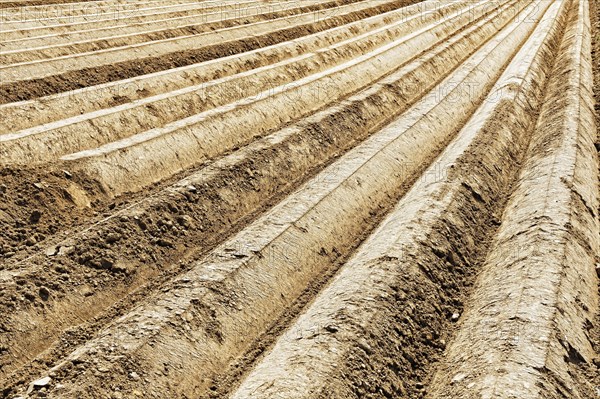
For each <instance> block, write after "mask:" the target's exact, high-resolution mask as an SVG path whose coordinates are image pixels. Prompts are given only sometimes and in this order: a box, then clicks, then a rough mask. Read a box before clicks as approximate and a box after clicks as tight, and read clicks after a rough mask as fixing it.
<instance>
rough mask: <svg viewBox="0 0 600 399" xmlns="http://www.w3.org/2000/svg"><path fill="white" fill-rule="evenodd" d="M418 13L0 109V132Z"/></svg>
mask: <svg viewBox="0 0 600 399" xmlns="http://www.w3.org/2000/svg"><path fill="white" fill-rule="evenodd" d="M407 3H409V2H407ZM419 12H424V10H423V3H416V4H413V5H410V6H407V7H403V8H400V9H395V10H392V11H389V12H384V13H382V14H377V15H373V16H372V17H368V18H365V19H361V20H358V21H354V22H350V23H348V24H345V25H342V26H339V27H334V28H331V29H327V30H325V31H322V32H317V33H314V34H311V35H308V36H305V37H302V38H301V39H296V40H292V41H289V42H284V43H279V44H275V45H272V46H268V47H264V48H259V49H256V50H253V51H248V52H246V53H243V54H236V55H233V56H229V57H224V58H219V59H215V60H212V61H207V62H202V63H199V64H193V65H189V66H186V67H181V68H176V69H171V70H166V71H162V72H158V73H154V74H150V75H144V76H139V77H135V78H131V79H127V80H119V81H116V82H111V83H107V84H104V85H97V86H91V87H84V88H82V89H79V90H73V91H69V92H65V93H59V94H56V95H53V96H47V97H43V98H40V99H36V100H31V101H20V102H15V103H9V104H4V105H0V116H1V118H0V131H3V132H5V133H8V132H14V131H19V130H22V129H27V128H30V127H34V126H37V125H43V124H48V123H50V122H54V121H57V120H60V119H64V118H69V117H73V116H76V115H83V114H86V113H90V112H92V111H96V110H100V109H104V108H110V107H111V106H112V105H113V104H115V102H118V103H119V104H121V103H126V102H135V101H136V100H139V99H142V98H146V97H150V96H155V95H159V94H163V93H167V92H169V91H176V90H180V89H183V88H185V87H189V86H191V85H198V84H201V83H206V82H209V81H211V80H215V79H219V78H224V77H226V76H231V75H234V74H238V73H243V72H247V71H250V70H252V69H253V68H260V67H265V66H267V65H271V64H275V63H278V62H283V61H284V60H286V59H290V58H293V57H299V56H301V55H302V54H307V53H311V52H318V51H319V50H320V49H323V48H326V47H330V46H334V45H336V44H339V43H340V42H343V41H347V40H351V39H352V38H353V37H358V36H361V35H365V34H367V33H368V32H370V31H375V30H377V29H380V28H382V27H384V26H385V25H388V24H393V23H394V22H398V21H400V20H401V19H409V18H411V17H412V16H414V15H416V14H417V13H419Z"/></svg>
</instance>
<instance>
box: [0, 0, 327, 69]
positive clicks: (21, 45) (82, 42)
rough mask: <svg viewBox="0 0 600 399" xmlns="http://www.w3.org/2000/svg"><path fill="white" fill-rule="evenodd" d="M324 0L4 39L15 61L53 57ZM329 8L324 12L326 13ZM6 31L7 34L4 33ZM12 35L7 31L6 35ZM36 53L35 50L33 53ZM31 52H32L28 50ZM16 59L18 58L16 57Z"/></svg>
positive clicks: (270, 15)
mask: <svg viewBox="0 0 600 399" xmlns="http://www.w3.org/2000/svg"><path fill="white" fill-rule="evenodd" d="M323 2H324V1H323V0H311V1H305V2H302V3H300V4H301V5H302V7H298V3H297V2H294V1H289V2H287V3H281V5H280V6H277V4H276V3H273V4H272V5H271V6H269V7H265V8H264V9H262V12H260V13H250V14H245V13H244V12H243V11H242V9H241V7H242V6H243V4H239V5H238V4H230V5H229V7H230V9H231V12H230V14H231V15H228V14H227V11H228V9H227V8H226V7H221V6H215V9H209V8H202V9H201V10H200V11H199V12H197V13H196V14H195V15H190V16H183V17H173V18H168V19H166V20H153V21H150V22H149V23H147V24H145V25H143V24H127V25H125V26H124V27H121V26H111V27H108V28H105V29H102V30H99V29H94V30H90V31H84V32H68V33H67V32H62V33H60V34H55V35H46V36H42V37H39V36H38V37H33V35H31V33H30V32H27V33H28V34H27V36H25V38H22V39H20V40H11V41H8V40H4V41H2V42H0V49H2V51H1V53H2V54H3V55H7V56H9V58H11V59H12V60H13V62H19V60H22V61H21V62H23V61H32V60H35V59H36V57H37V59H44V58H50V57H48V56H47V52H51V54H52V56H56V54H75V53H84V52H88V51H93V50H100V49H106V48H111V47H121V46H125V45H131V44H136V43H144V42H148V41H152V40H158V39H166V38H174V37H177V36H183V35H186V34H199V33H203V32H211V31H214V30H218V29H222V28H229V27H232V26H239V25H247V24H251V23H255V22H260V21H265V20H269V19H274V18H277V17H279V16H282V15H290V14H292V15H293V13H299V12H301V11H300V10H301V9H302V8H304V7H307V6H311V5H317V4H320V3H323ZM260 6H261V3H250V4H248V5H247V7H250V8H251V7H256V8H257V11H261V8H260ZM326 14H327V11H324V12H323V17H324V16H325V15H326ZM3 35H4V34H3ZM4 36H5V39H8V37H7V35H4ZM32 52H33V53H34V54H31V53H32ZM28 53H29V54H28ZM15 60H16V61H15Z"/></svg>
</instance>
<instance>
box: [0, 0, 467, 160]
mask: <svg viewBox="0 0 600 399" xmlns="http://www.w3.org/2000/svg"><path fill="white" fill-rule="evenodd" d="M459 6H460V3H458V4H457V6H452V5H451V6H450V10H452V9H454V10H456V9H457V8H455V7H459ZM443 10H445V8H443ZM415 11H416V9H415ZM450 12H451V11H450ZM440 16H441V14H438V13H436V12H432V13H431V14H428V15H416V16H413V17H412V18H409V19H406V18H402V20H401V21H399V22H395V23H393V24H392V25H391V26H390V25H388V26H383V27H381V28H378V29H376V30H375V31H370V32H367V33H365V34H364V35H359V36H356V37H354V38H352V39H348V40H346V41H343V42H340V43H336V44H335V45H333V46H330V47H326V48H320V49H318V50H317V51H315V52H313V53H303V54H301V55H300V56H298V57H295V58H292V59H288V60H284V61H282V62H280V63H275V64H271V65H268V66H265V67H261V68H256V69H251V70H250V71H246V72H243V73H241V74H236V75H231V76H228V77H225V78H220V79H217V80H214V81H208V82H202V83H200V84H199V85H195V86H188V87H186V88H184V89H180V90H176V91H174V92H170V93H163V94H160V95H157V96H152V97H147V98H145V99H143V100H139V101H135V102H130V103H126V104H122V105H118V106H116V107H113V108H108V109H104V110H98V111H95V112H92V113H89V114H83V115H78V116H75V117H72V118H69V119H66V120H59V121H56V122H53V123H50V124H47V125H41V126H34V127H32V128H29V129H25V130H21V131H18V132H15V133H12V134H4V135H0V157H1V159H2V162H4V163H11V161H12V162H19V163H28V164H30V165H31V164H32V163H34V162H36V161H38V162H39V161H45V160H47V159H51V158H52V157H55V158H56V157H58V156H60V155H66V154H68V153H70V152H77V151H81V150H84V149H88V148H94V147H96V146H99V145H103V144H106V143H108V142H111V141H116V140H118V139H121V138H124V137H128V136H132V135H134V134H136V133H140V132H142V131H144V130H148V129H150V128H153V127H157V126H163V125H165V124H167V123H169V122H173V121H176V120H179V119H183V118H186V117H190V116H192V115H194V114H198V113H200V112H202V111H207V110H209V109H214V108H216V107H219V106H225V105H226V104H230V103H232V102H234V101H236V100H237V101H239V100H241V99H242V98H245V97H248V96H251V98H255V99H257V100H260V99H262V98H264V97H268V95H269V94H271V93H268V92H267V93H266V92H265V90H273V89H272V88H276V87H278V86H282V85H284V86H286V87H289V88H290V89H293V88H294V85H295V84H294V81H296V80H299V79H301V78H303V77H306V76H309V75H315V74H317V73H319V72H322V71H323V70H326V69H328V68H332V67H334V66H336V65H339V64H341V63H343V62H344V61H346V62H347V61H350V60H351V59H352V58H355V57H358V56H360V55H363V54H365V53H367V52H369V51H373V50H375V49H376V48H378V47H381V46H383V45H385V44H387V43H389V42H391V41H392V40H398V39H399V38H401V37H403V36H406V35H408V34H410V33H411V32H413V31H414V30H416V29H418V28H419V27H421V26H423V25H425V24H427V23H428V22H430V21H435V20H437V19H438V18H439V17H440ZM322 91H323V92H324V93H323V96H324V95H325V94H326V93H325V90H322ZM265 93H266V94H265ZM288 96H290V97H291V98H290V99H289V100H288V102H290V101H293V100H294V99H295V98H296V96H294V95H289V94H288ZM324 99H325V98H324ZM51 111H53V110H52V109H49V110H48V113H50V112H51ZM54 114H56V112H54ZM21 115H22V112H19V114H18V115H15V116H16V117H19V116H21ZM7 119H8V120H7V124H8V123H11V122H14V121H15V119H16V118H15V117H14V116H13V117H12V118H10V117H9V118H7ZM25 123H27V122H25Z"/></svg>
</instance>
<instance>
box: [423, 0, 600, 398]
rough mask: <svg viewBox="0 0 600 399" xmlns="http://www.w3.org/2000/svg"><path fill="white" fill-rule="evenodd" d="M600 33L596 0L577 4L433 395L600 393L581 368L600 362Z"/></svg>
mask: <svg viewBox="0 0 600 399" xmlns="http://www.w3.org/2000/svg"><path fill="white" fill-rule="evenodd" d="M590 34H591V28H590V25H589V5H588V2H587V1H585V0H583V1H581V0H577V1H575V2H574V5H573V7H572V9H571V18H570V21H569V28H568V29H567V31H566V34H565V38H564V40H563V43H562V47H561V48H560V51H559V54H561V55H560V57H559V58H558V59H557V61H556V62H557V64H556V67H555V69H554V71H553V72H552V73H551V77H550V80H551V81H550V86H549V91H548V95H547V98H546V100H545V103H544V107H543V109H542V112H541V115H540V119H539V121H538V124H537V127H536V129H535V131H534V134H533V136H532V141H531V145H530V148H529V151H528V154H527V158H526V162H525V164H524V166H523V170H522V172H521V174H520V177H519V182H518V185H517V187H516V190H515V191H514V193H513V194H512V196H511V198H510V201H509V203H508V206H507V208H506V211H505V213H504V216H503V218H502V225H501V226H500V229H499V231H498V234H497V236H496V237H495V239H494V243H493V245H492V250H491V252H490V253H489V255H488V257H487V259H486V262H485V264H484V266H483V269H482V274H481V275H480V276H479V277H478V280H477V284H476V285H475V288H474V292H473V295H472V296H471V297H470V299H469V306H468V307H467V311H466V312H465V316H464V320H463V322H462V323H461V325H460V329H459V333H458V335H457V337H456V338H455V339H454V340H453V342H452V343H451V345H450V347H449V349H448V352H447V355H446V359H445V360H444V361H443V363H442V367H441V368H440V370H439V371H438V373H437V374H436V379H435V380H434V384H433V387H432V388H433V389H432V395H431V397H432V398H447V397H461V398H465V399H467V398H509V397H510V398H512V397H524V398H593V397H594V396H596V394H597V393H598V392H597V388H598V387H596V386H594V384H593V381H589V380H588V379H587V378H586V377H585V375H578V368H579V367H580V366H581V365H587V366H593V362H594V360H596V361H598V360H597V356H598V355H597V353H596V352H595V351H594V348H593V342H592V341H591V339H590V337H589V332H588V331H587V330H588V329H589V326H590V325H591V324H592V321H593V317H594V315H595V314H596V313H597V312H598V292H597V290H598V276H597V275H596V271H595V268H596V265H597V262H598V261H599V256H600V227H599V221H598V191H597V187H596V186H595V185H594V184H590V182H596V181H598V158H597V153H596V149H595V148H594V142H595V139H596V137H595V136H596V126H595V123H594V119H595V117H594V108H593V93H592V90H591V88H592V82H593V77H592V64H591V48H590V47H591V35H590ZM501 280H502V281H503V284H498V281H501ZM451 381H454V383H452V384H451V383H450V382H451Z"/></svg>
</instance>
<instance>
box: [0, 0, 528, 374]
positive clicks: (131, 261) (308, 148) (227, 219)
mask: <svg viewBox="0 0 600 399" xmlns="http://www.w3.org/2000/svg"><path fill="white" fill-rule="evenodd" d="M521 3H525V2H519V4H521ZM513 5H514V4H512V3H508V4H506V6H505V7H504V8H502V9H500V10H498V12H495V13H492V14H490V15H489V16H488V17H487V18H486V19H485V20H482V21H480V22H479V23H478V24H477V25H475V26H473V27H471V28H469V29H467V30H465V31H464V32H462V33H461V34H460V35H457V37H455V38H452V39H451V40H449V41H448V42H447V43H445V44H444V45H442V46H440V47H439V48H436V49H435V50H431V51H430V52H429V53H426V54H424V55H423V56H421V57H419V58H418V59H416V60H415V61H414V62H412V63H410V64H408V65H406V66H405V67H403V68H402V69H401V70H399V71H397V72H396V73H395V74H393V75H390V76H389V77H388V78H386V79H385V80H383V81H382V82H380V83H378V84H377V85H375V86H373V87H372V88H370V89H368V90H366V91H365V92H363V93H359V94H357V95H356V96H353V97H351V98H349V99H348V100H347V101H346V102H344V103H342V104H341V105H336V106H333V107H332V108H331V109H328V110H324V111H322V112H320V113H318V114H316V115H314V116H313V117H311V118H310V119H308V120H307V121H305V122H303V123H301V124H298V125H297V126H292V127H289V128H286V129H283V130H282V131H280V132H278V133H275V134H274V135H272V136H269V137H267V138H265V139H264V140H261V141H259V142H256V143H254V144H252V145H250V146H249V147H248V148H245V149H243V150H240V151H238V152H237V153H234V154H232V155H231V156H228V157H226V158H224V159H222V160H220V161H218V162H216V163H215V164H214V165H211V166H209V167H207V168H203V169H201V170H200V171H199V172H198V173H196V174H194V175H192V176H190V177H188V178H187V179H185V180H184V181H182V182H181V183H179V184H177V185H176V186H175V187H174V188H173V189H170V190H167V191H166V192H165V193H164V194H162V195H159V196H158V197H156V198H151V199H149V200H147V201H144V202H143V203H141V204H139V205H136V206H132V207H131V208H130V209H128V210H126V211H124V212H120V213H118V214H115V215H114V216H113V217H112V218H111V219H110V220H107V221H106V222H104V223H101V224H100V225H98V226H93V227H92V228H91V229H88V230H85V231H83V232H81V233H80V234H77V235H75V236H73V235H71V238H70V239H69V240H68V242H63V243H60V244H59V245H57V247H56V249H55V250H53V251H51V252H52V253H57V254H60V255H58V256H57V257H56V258H55V259H54V260H52V261H51V263H52V264H55V265H56V268H60V267H61V266H60V265H63V266H62V268H63V269H64V267H65V266H64V262H65V260H68V259H72V262H74V264H75V265H77V264H83V265H84V271H85V268H88V267H90V266H91V267H94V268H100V269H101V268H103V266H102V265H103V263H106V262H109V263H111V264H112V265H113V267H112V268H109V269H112V273H114V272H118V273H121V272H123V271H125V272H126V273H125V274H126V275H127V274H130V273H133V272H135V273H136V274H137V273H139V276H136V279H137V278H141V279H144V278H148V277H147V276H148V274H152V273H147V272H141V271H136V269H138V268H139V269H140V270H143V269H146V268H147V267H148V265H145V264H139V262H140V258H146V257H154V256H155V255H154V254H152V253H148V254H147V255H145V254H144V255H142V254H143V252H144V248H152V247H153V246H155V245H156V241H153V242H149V240H150V239H153V237H156V236H161V237H162V240H164V242H167V241H171V242H176V241H177V240H181V239H183V238H184V237H181V236H179V234H178V231H177V229H174V230H171V231H164V229H163V228H160V229H159V230H160V232H159V231H157V232H156V233H155V232H154V231H153V229H154V227H155V226H153V225H154V221H152V220H153V219H154V218H155V216H153V215H159V218H160V220H159V221H161V220H162V222H160V223H159V226H158V227H160V226H165V224H164V223H167V222H166V221H167V220H171V219H172V222H169V223H167V224H170V225H171V226H174V225H173V224H172V223H173V222H175V225H177V224H179V223H180V222H182V221H186V220H187V221H188V222H186V224H188V226H187V229H186V235H187V234H190V236H189V237H185V241H189V242H190V243H191V242H210V241H211V237H218V236H222V235H224V234H226V232H227V229H230V228H231V224H232V223H233V224H235V223H237V221H240V220H243V218H244V217H245V216H247V215H248V214H251V213H253V212H256V211H258V210H260V207H261V206H264V203H265V201H266V200H267V199H268V198H269V197H273V196H276V195H277V193H278V192H281V191H282V190H284V189H285V187H286V186H289V185H290V182H292V184H297V183H299V182H300V181H301V180H299V179H298V176H307V175H308V174H309V173H310V172H311V168H318V167H319V165H323V164H325V163H326V162H327V160H328V159H331V158H332V157H333V156H335V155H336V152H337V151H341V150H343V149H345V148H349V147H351V146H352V145H354V144H355V143H356V142H357V141H360V140H362V139H364V138H365V137H366V136H367V135H368V134H369V133H370V132H372V131H373V130H376V129H377V128H378V127H379V126H381V125H382V124H384V123H385V122H386V121H387V120H388V118H390V117H392V116H393V115H394V114H397V113H399V112H401V111H402V110H404V109H406V107H407V106H409V105H410V104H411V103H413V102H414V101H416V100H417V99H418V98H420V97H422V96H424V95H426V93H427V92H429V90H430V89H431V88H432V86H433V85H434V84H435V82H436V81H440V80H441V79H442V78H443V76H444V75H446V74H448V73H449V72H450V71H451V70H452V68H453V66H452V65H453V64H454V65H457V64H458V63H460V62H461V61H462V60H464V59H465V57H467V56H468V54H470V53H472V52H473V51H474V50H475V49H477V47H478V46H479V45H480V44H481V43H482V42H485V41H486V40H488V39H489V38H490V37H491V36H492V35H493V34H494V33H495V32H496V31H497V30H498V29H500V28H502V24H505V23H507V22H508V21H510V20H511V19H512V18H514V17H515V14H514V13H513V12H512V11H511V7H512V6H513ZM492 21H493V23H492ZM480 57H481V52H480ZM465 70H467V71H468V68H467V69H465ZM461 73H462V74H463V75H464V74H465V72H464V71H463V72H461ZM458 76H461V75H460V74H459V75H458ZM422 82H430V83H429V84H428V85H426V86H424V85H423V83H422ZM441 87H442V88H447V87H448V85H447V84H446V85H444V86H441ZM450 88H452V89H453V90H452V93H453V94H454V95H456V94H457V93H458V92H461V91H463V90H466V88H465V87H464V86H461V87H459V88H454V87H452V86H450ZM446 94H447V93H445V94H444V95H446ZM433 97H435V96H433ZM352 115H359V117H356V116H352ZM341 120H346V122H344V123H342V124H340V121H341ZM250 167H251V168H252V172H251V175H248V173H249V172H248V170H250V169H249V168H250ZM248 178H250V179H251V181H252V184H247V182H248ZM223 181H227V182H228V184H227V185H222V183H221V182H223ZM294 182H296V183H294ZM190 185H193V186H194V187H198V191H199V192H198V193H195V194H191V193H190V192H189V189H188V187H190ZM200 197H205V198H214V199H215V200H214V201H211V203H207V202H206V201H197V199H198V198H200ZM184 209H185V210H184ZM181 212H184V214H185V216H186V217H183V216H182V215H181ZM190 215H191V216H190ZM215 215H219V218H215ZM190 220H191V221H190ZM178 221H179V222H178ZM199 224H201V225H200V226H198V225H199ZM194 225H195V226H196V227H191V226H194ZM140 226H145V227H144V228H143V229H141V230H140ZM110 231H120V232H121V233H120V235H121V238H120V239H119V240H118V245H116V246H114V245H112V244H111V245H109V246H108V247H106V246H105V245H103V244H102V242H103V241H104V239H103V238H102V237H104V236H107V235H108V234H109V232H110ZM194 231H195V233H194ZM173 234H174V235H173ZM178 236H179V237H178ZM61 248H62V249H61ZM66 248H70V249H69V250H68V251H66V250H65V249H66ZM115 251H116V252H115ZM50 259H52V258H50ZM30 262H32V264H34V265H39V264H41V263H43V261H42V260H41V259H39V258H38V259H35V260H34V259H31V260H30ZM70 264H71V265H72V263H70ZM47 266H48V265H47ZM70 267H72V266H69V268H70ZM78 267H79V268H81V267H82V266H78ZM112 273H111V274H112ZM37 274H39V273H38V271H37V270H36V268H35V267H34V268H31V269H28V268H26V267H25V265H23V264H21V265H19V266H18V269H15V270H14V271H12V272H11V271H10V270H9V271H5V272H4V273H2V280H4V282H3V285H4V289H3V290H4V292H5V293H6V295H8V296H10V295H12V294H11V292H12V291H13V288H14V287H15V286H13V285H12V284H11V283H10V281H11V280H16V281H22V280H28V277H27V276H34V275H37ZM78 274H79V273H74V272H71V273H70V275H71V278H70V281H69V282H67V285H65V286H63V284H62V283H59V284H58V285H56V284H55V285H54V287H55V288H54V289H53V291H54V292H56V294H57V295H59V297H56V298H55V297H54V296H53V297H52V298H50V302H54V303H55V302H56V301H59V303H60V305H59V303H55V305H54V306H53V308H54V309H58V312H59V313H58V314H57V313H54V312H51V313H48V312H46V313H45V314H44V315H42V319H43V320H44V322H43V323H40V324H37V323H36V325H21V323H19V322H17V320H19V319H21V320H32V319H38V318H39V317H40V315H35V313H36V311H35V309H29V310H26V309H23V310H24V311H25V312H30V311H32V310H33V312H34V314H31V313H30V314H29V316H25V315H24V314H22V313H21V312H18V313H16V314H15V317H14V319H13V320H12V321H10V322H8V323H6V324H5V326H12V327H10V329H11V330H12V331H18V330H20V331H22V332H25V331H27V332H26V333H25V334H24V335H22V336H21V337H18V336H15V335H14V334H13V333H9V334H7V335H5V336H4V337H2V338H0V341H11V342H12V343H13V344H12V345H11V348H12V349H11V350H10V351H9V353H6V354H5V358H6V357H9V356H14V357H13V360H12V362H11V363H12V365H13V367H15V366H18V365H19V364H20V363H21V362H20V361H19V360H18V359H19V356H18V355H16V354H17V353H31V352H32V351H36V350H39V349H36V348H39V346H38V345H39V344H38V343H37V342H39V341H38V340H39V338H37V337H39V334H40V333H43V334H45V336H46V337H48V336H49V335H52V334H56V333H52V331H57V330H56V329H58V332H59V331H60V330H61V329H64V328H67V326H66V325H65V323H69V320H68V318H66V317H65V316H66V315H65V314H63V312H66V313H67V314H70V315H72V316H75V317H76V319H77V320H81V318H89V317H90V314H92V313H94V312H99V311H101V309H102V308H103V307H102V305H100V303H103V300H100V299H97V298H96V295H93V296H91V297H85V296H83V297H82V296H81V295H82V293H81V292H80V290H79V288H76V287H77V286H79V287H81V286H83V287H85V286H89V284H91V283H90V280H89V279H90V278H91V279H95V278H97V277H96V276H95V274H92V275H90V274H86V273H82V274H85V278H84V280H80V281H78V282H75V278H76V277H75V275H78ZM117 277H118V276H114V274H113V275H112V277H110V281H111V283H110V286H111V287H110V289H109V287H108V286H105V287H104V289H103V290H102V291H103V292H112V293H113V295H116V297H117V298H118V297H119V295H122V294H119V292H121V291H123V288H119V285H120V284H122V282H121V278H117ZM121 277H123V276H121ZM136 279H133V280H134V282H131V281H130V282H129V283H128V284H131V285H133V286H135V285H136V283H135V280H136ZM69 285H71V286H72V287H71V288H69ZM11 286H12V288H11ZM73 288H75V291H73ZM129 289H131V288H129ZM66 292H69V295H65V294H64V293H66ZM60 293H63V294H60ZM115 300H116V299H115ZM72 301H73V302H72ZM47 303H48V302H47ZM88 303H89V305H90V306H91V307H90V308H88V305H87V304H88ZM104 306H106V305H104ZM86 315H87V316H86ZM52 320H60V322H59V323H57V324H54V323H53V322H52ZM18 325H20V327H19V328H16V326H18ZM41 326H43V332H42V331H41V330H40V327H41ZM15 328H16V330H15ZM47 339H48V338H46V340H47ZM9 370H11V368H8V369H5V371H9Z"/></svg>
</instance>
